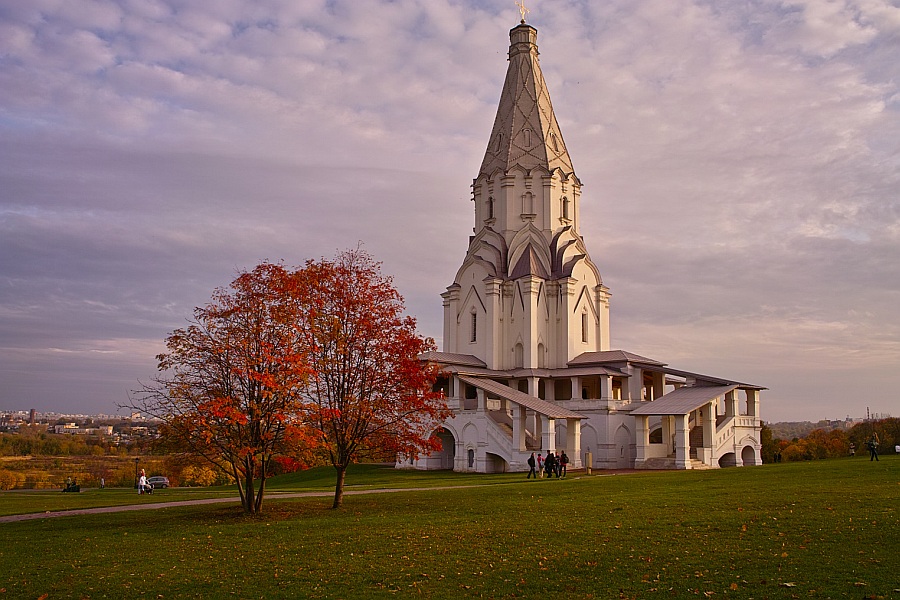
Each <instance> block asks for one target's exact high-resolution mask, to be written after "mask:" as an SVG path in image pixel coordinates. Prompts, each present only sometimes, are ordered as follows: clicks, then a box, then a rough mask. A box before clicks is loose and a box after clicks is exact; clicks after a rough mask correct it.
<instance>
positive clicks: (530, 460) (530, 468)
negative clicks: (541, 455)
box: [525, 452, 537, 479]
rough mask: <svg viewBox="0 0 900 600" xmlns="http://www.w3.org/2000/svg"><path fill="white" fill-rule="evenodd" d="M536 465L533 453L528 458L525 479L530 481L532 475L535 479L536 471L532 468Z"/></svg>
mask: <svg viewBox="0 0 900 600" xmlns="http://www.w3.org/2000/svg"><path fill="white" fill-rule="evenodd" d="M536 464H537V463H536V462H535V460H534V452H532V453H531V456H529V457H528V477H526V478H525V479H531V476H532V475H534V478H535V479H537V471H535V470H534V466H535V465H536Z"/></svg>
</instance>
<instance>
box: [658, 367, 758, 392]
mask: <svg viewBox="0 0 900 600" xmlns="http://www.w3.org/2000/svg"><path fill="white" fill-rule="evenodd" d="M647 370H648V371H661V372H663V373H666V374H667V375H676V376H678V377H684V378H692V379H696V380H698V381H705V382H708V383H715V384H718V385H732V384H734V385H736V386H737V387H739V388H741V389H744V390H767V389H769V388H766V387H763V386H761V385H755V384H753V383H743V382H740V381H735V380H733V379H723V378H721V377H713V376H712V375H704V374H702V373H692V372H691V371H681V370H679V369H671V368H669V367H665V368H659V369H656V368H653V367H650V368H648V369H647Z"/></svg>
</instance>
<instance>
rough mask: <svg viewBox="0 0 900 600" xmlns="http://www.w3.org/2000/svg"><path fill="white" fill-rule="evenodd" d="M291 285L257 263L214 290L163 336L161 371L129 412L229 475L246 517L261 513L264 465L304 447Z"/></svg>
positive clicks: (287, 277) (302, 373) (281, 271)
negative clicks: (153, 422) (147, 418)
mask: <svg viewBox="0 0 900 600" xmlns="http://www.w3.org/2000/svg"><path fill="white" fill-rule="evenodd" d="M293 281H294V275H293V274H292V273H291V272H289V271H288V270H286V269H285V268H284V267H282V266H280V265H275V264H270V263H264V264H261V265H259V266H257V267H256V268H255V269H254V270H253V271H250V272H245V273H241V274H240V275H239V276H238V277H237V279H235V280H234V281H233V282H232V283H231V286H230V287H229V288H228V289H219V290H216V291H215V292H214V294H213V297H212V301H211V302H210V304H208V305H207V306H205V307H203V308H197V309H195V310H194V319H193V321H192V322H191V324H190V326H188V327H187V328H185V329H178V330H176V331H174V332H172V334H171V335H169V337H168V338H167V339H166V347H167V351H166V352H165V353H163V354H160V355H159V356H158V357H157V360H158V368H159V371H160V374H159V375H157V376H156V377H155V378H154V379H153V383H152V384H151V385H146V386H144V387H143V389H141V390H139V391H138V392H136V395H135V397H134V398H133V399H132V402H131V405H130V407H131V408H135V409H138V410H140V411H141V412H144V413H146V414H148V415H151V416H153V417H156V418H159V419H161V420H162V421H163V423H164V424H163V426H162V427H161V431H162V432H163V433H164V437H165V440H166V442H167V443H168V444H169V445H170V447H173V448H176V449H178V450H181V451H186V452H189V453H191V454H194V455H198V456H201V457H204V458H206V459H207V460H208V461H209V462H210V463H211V464H212V465H214V466H215V467H217V468H219V469H220V470H224V471H225V472H227V473H228V474H229V475H232V476H233V477H234V478H235V480H237V483H238V490H239V492H240V497H241V503H242V504H243V508H244V510H245V512H247V513H249V514H257V513H259V512H260V510H261V509H262V503H263V496H264V494H265V488H266V477H267V475H268V474H269V473H270V472H271V468H272V467H273V466H274V465H273V463H272V461H273V460H274V459H276V458H278V457H281V456H285V457H292V458H296V457H297V456H298V455H299V454H300V449H302V448H308V447H309V445H310V444H311V443H312V442H313V438H312V437H310V433H311V431H312V430H311V429H310V428H308V427H307V426H306V424H305V422H304V415H306V410H305V406H304V402H303V397H302V396H301V394H300V390H301V389H304V388H305V387H306V384H307V380H308V377H309V373H310V371H309V366H308V365H307V363H306V361H305V360H304V355H303V353H302V352H300V351H299V350H298V349H299V348H300V344H299V343H298V341H299V340H298V338H297V335H298V332H299V331H301V330H302V328H301V329H298V328H297V322H298V317H299V315H298V314H297V312H296V308H297V305H296V303H294V302H292V301H291V293H290V292H291V289H292V283H293Z"/></svg>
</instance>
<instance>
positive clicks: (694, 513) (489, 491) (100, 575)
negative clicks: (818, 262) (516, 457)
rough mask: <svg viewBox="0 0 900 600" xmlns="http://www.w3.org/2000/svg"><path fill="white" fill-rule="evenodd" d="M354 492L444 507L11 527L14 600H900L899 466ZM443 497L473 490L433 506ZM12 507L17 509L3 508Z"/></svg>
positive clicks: (369, 474)
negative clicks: (408, 599) (394, 599)
mask: <svg viewBox="0 0 900 600" xmlns="http://www.w3.org/2000/svg"><path fill="white" fill-rule="evenodd" d="M333 477H334V476H333V471H331V472H329V471H328V470H325V469H322V470H313V471H308V472H305V473H301V474H293V475H290V476H285V477H282V478H279V479H277V480H275V481H274V482H273V489H276V490H278V491H279V492H282V493H284V492H289V491H302V490H312V489H318V490H322V489H326V488H328V487H330V486H331V485H332V483H333ZM348 484H350V485H352V486H355V487H356V488H357V489H364V488H366V487H411V486H415V487H429V488H432V489H428V490H424V491H404V492H400V493H391V494H365V495H354V496H348V497H346V499H345V506H344V508H343V509H341V510H339V511H332V510H330V509H329V506H330V502H331V500H330V498H327V497H326V498H305V499H286V498H280V499H279V498H278V497H277V494H273V495H272V496H271V497H270V498H269V500H267V503H266V506H265V513H264V514H263V515H262V516H260V517H255V518H249V517H244V516H242V515H241V513H240V508H239V507H238V506H237V505H212V506H202V507H184V506H182V507H172V508H166V509H163V510H154V511H137V512H129V513H120V514H100V515H86V516H72V517H63V518H56V519H41V520H34V521H28V522H21V523H5V524H0V588H2V589H3V590H5V595H6V596H7V597H16V598H20V597H24V598H38V597H40V596H42V595H43V594H49V596H48V597H49V598H135V597H148V598H222V597H236V598H297V597H304V598H368V597H388V596H398V595H399V596H404V597H405V596H418V597H425V598H460V597H485V598H533V597H546V598H563V597H565V598H620V597H621V598H654V597H660V598H662V597H665V598H696V597H699V598H714V597H719V598H757V599H761V598H792V597H796V598H810V597H813V598H844V597H847V598H900V576H898V573H900V568H898V567H900V523H898V507H900V458H895V457H887V458H884V459H882V460H881V462H877V463H875V462H872V463H870V462H869V461H867V460H862V459H860V458H856V459H839V460H830V461H815V462H804V463H782V464H776V465H764V466H761V467H753V468H740V469H722V470H715V471H697V472H652V473H636V474H623V475H604V474H603V473H602V472H600V473H599V474H598V473H597V472H595V475H593V476H584V475H578V474H573V475H571V476H570V477H569V478H568V479H566V480H560V481H558V480H551V481H548V480H537V481H534V480H531V481H526V480H525V479H524V478H523V476H522V475H519V474H515V475H490V476H473V475H461V474H453V473H410V472H400V473H398V472H395V471H394V470H392V469H385V468H379V467H374V466H368V467H360V468H357V469H355V470H354V471H353V472H351V474H350V475H349V476H348ZM446 485H469V486H471V485H475V486H476V487H460V488H457V489H435V488H434V486H446ZM107 491H108V490H107ZM102 493H103V492H101V491H99V490H97V491H92V492H91V493H90V494H87V493H86V494H81V495H80V496H82V497H83V498H86V499H87V500H82V502H85V501H91V502H92V501H93V500H90V499H91V498H99V499H98V500H97V501H98V502H100V501H102V500H103V498H102V497H99V495H100V494H102ZM122 493H123V494H124V493H125V492H124V491H123V492H122ZM172 493H173V494H178V493H180V492H178V491H177V490H172ZM15 494H16V492H7V493H4V494H0V509H3V504H4V503H5V502H19V501H17V500H15V499H14V496H15ZM44 494H45V495H47V496H48V498H49V500H48V501H50V502H52V499H53V495H51V493H49V492H45V493H44ZM62 496H67V494H60V495H59V496H57V497H59V498H60V501H62V498H61V497H62ZM131 497H132V498H133V501H134V502H137V501H139V500H140V501H144V500H143V499H140V498H139V497H138V496H136V495H132V496H131ZM165 497H166V496H165V495H164V494H159V495H154V497H153V501H159V500H161V499H163V498H165ZM169 497H172V498H175V497H176V496H175V495H172V496H169ZM47 510H50V509H49V508H48V509H47ZM7 514H8V512H7ZM0 595H2V594H0Z"/></svg>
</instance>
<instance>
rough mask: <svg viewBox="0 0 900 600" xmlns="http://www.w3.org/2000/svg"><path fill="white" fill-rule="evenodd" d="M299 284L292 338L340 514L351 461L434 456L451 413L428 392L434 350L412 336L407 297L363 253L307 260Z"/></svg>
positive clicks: (310, 417) (428, 342)
mask: <svg viewBox="0 0 900 600" xmlns="http://www.w3.org/2000/svg"><path fill="white" fill-rule="evenodd" d="M295 276H296V285H295V288H294V289H295V290H296V301H297V302H298V304H299V306H300V313H301V314H302V318H301V320H300V321H299V324H300V326H299V327H298V337H299V338H300V344H301V347H302V349H303V354H304V356H305V358H306V360H307V365H308V366H309V377H308V378H307V380H306V385H305V387H304V388H303V394H302V395H303V401H304V405H305V409H306V410H307V411H308V412H307V414H308V421H307V424H308V425H309V426H310V427H313V428H315V430H316V432H317V434H318V437H319V439H320V440H321V442H322V448H323V452H324V454H325V455H326V456H327V458H328V460H329V462H330V463H331V464H332V465H334V467H335V469H336V470H337V484H336V486H335V495H334V507H335V508H337V507H339V506H340V505H341V502H342V498H343V487H344V476H345V474H346V470H347V467H348V466H349V465H350V464H351V463H352V462H355V461H357V460H358V459H360V458H363V457H366V456H367V455H368V454H369V453H372V452H376V451H380V452H382V453H383V452H384V451H389V452H390V453H392V454H396V453H398V452H399V453H403V454H405V455H409V456H415V455H417V454H419V453H422V452H429V451H432V450H437V449H440V441H439V440H438V438H437V436H431V435H430V434H431V432H433V431H434V430H435V428H436V427H437V425H438V424H439V423H440V421H442V420H443V419H444V418H445V417H447V416H448V414H449V413H448V411H447V407H446V404H445V402H444V399H443V398H442V397H441V396H439V394H436V393H434V392H433V391H432V383H433V382H434V379H435V377H436V375H437V373H436V371H435V369H434V368H433V367H430V366H428V365H426V364H424V363H423V362H422V361H420V360H419V359H418V358H417V357H418V355H419V354H421V353H423V352H426V351H429V350H433V349H434V342H433V341H432V340H430V339H424V338H422V337H421V336H419V335H418V334H417V333H416V323H415V320H414V319H413V318H411V317H405V316H404V315H403V309H404V307H403V298H402V297H401V296H400V294H399V292H397V290H396V289H395V288H394V286H393V284H392V281H391V279H390V278H389V277H385V276H384V275H382V274H381V270H380V265H379V264H378V263H376V262H374V261H373V260H372V258H371V257H370V256H369V255H368V254H366V253H365V252H362V251H360V250H351V251H347V252H344V253H342V254H340V255H339V256H337V258H336V259H335V260H333V261H328V260H324V259H323V260H320V261H317V262H313V261H310V262H308V263H307V264H306V266H305V267H304V268H303V269H301V270H299V271H298V272H297V273H296V275H295Z"/></svg>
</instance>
